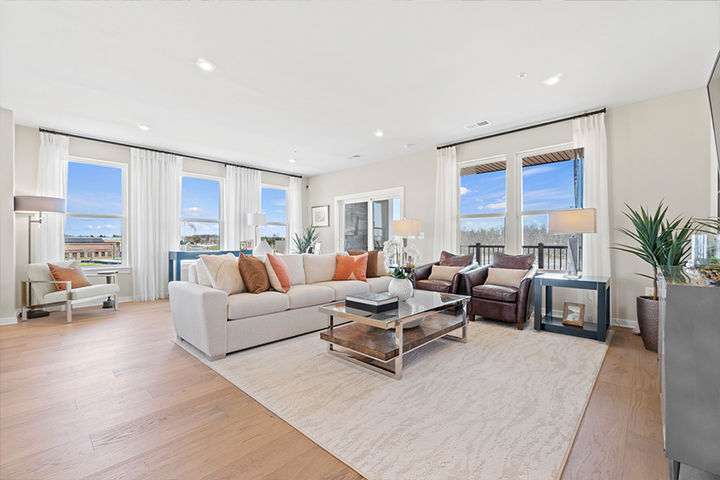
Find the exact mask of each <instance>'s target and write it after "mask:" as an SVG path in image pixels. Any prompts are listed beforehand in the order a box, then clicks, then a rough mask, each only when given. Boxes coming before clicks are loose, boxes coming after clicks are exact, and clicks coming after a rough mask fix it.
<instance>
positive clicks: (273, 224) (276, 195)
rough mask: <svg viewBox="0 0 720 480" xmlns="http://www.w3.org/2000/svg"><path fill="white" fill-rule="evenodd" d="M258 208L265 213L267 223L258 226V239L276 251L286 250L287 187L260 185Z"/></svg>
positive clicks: (282, 251) (285, 251) (284, 251)
mask: <svg viewBox="0 0 720 480" xmlns="http://www.w3.org/2000/svg"><path fill="white" fill-rule="evenodd" d="M260 209H261V210H262V211H263V212H265V214H266V215H267V224H266V225H263V226H262V227H260V239H262V240H265V241H266V242H267V243H268V245H270V247H271V248H272V249H273V250H275V251H276V252H278V253H287V251H288V241H287V237H288V226H287V189H285V188H283V187H275V186H270V185H265V186H263V187H262V192H261V197H260Z"/></svg>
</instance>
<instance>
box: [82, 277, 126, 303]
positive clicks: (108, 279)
mask: <svg viewBox="0 0 720 480" xmlns="http://www.w3.org/2000/svg"><path fill="white" fill-rule="evenodd" d="M117 274H118V270H103V271H96V272H93V273H91V274H90V275H87V276H88V277H105V283H117ZM102 308H115V301H114V300H113V299H112V297H108V298H107V300H104V301H103V306H102Z"/></svg>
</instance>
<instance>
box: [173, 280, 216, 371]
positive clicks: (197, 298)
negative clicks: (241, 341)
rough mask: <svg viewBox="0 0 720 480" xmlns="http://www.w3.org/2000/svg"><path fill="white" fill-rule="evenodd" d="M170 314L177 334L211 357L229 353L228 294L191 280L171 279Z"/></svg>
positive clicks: (213, 358) (214, 358) (214, 357)
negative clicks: (178, 280) (173, 280)
mask: <svg viewBox="0 0 720 480" xmlns="http://www.w3.org/2000/svg"><path fill="white" fill-rule="evenodd" d="M168 290H169V294H170V313H171V314H172V318H173V324H174V326H175V333H176V334H177V336H178V337H180V338H182V339H183V340H185V341H187V342H188V343H190V344H191V345H192V346H194V347H195V348H197V349H198V350H200V351H201V352H203V353H204V354H206V355H207V356H208V357H210V360H217V359H219V358H223V357H224V356H225V354H226V353H227V321H228V320H227V303H228V300H227V297H228V296H227V293H225V292H224V291H222V290H217V289H214V288H209V287H204V286H202V285H197V284H194V283H190V282H170V284H169V285H168Z"/></svg>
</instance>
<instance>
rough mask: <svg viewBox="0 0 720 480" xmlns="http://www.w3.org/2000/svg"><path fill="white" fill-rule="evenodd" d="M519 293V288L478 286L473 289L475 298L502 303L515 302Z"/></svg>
mask: <svg viewBox="0 0 720 480" xmlns="http://www.w3.org/2000/svg"><path fill="white" fill-rule="evenodd" d="M517 292H518V289H517V288H513V287H503V286H502V285H478V286H476V287H473V289H472V294H473V297H478V298H484V299H487V300H497V301H500V302H515V301H516V300H517Z"/></svg>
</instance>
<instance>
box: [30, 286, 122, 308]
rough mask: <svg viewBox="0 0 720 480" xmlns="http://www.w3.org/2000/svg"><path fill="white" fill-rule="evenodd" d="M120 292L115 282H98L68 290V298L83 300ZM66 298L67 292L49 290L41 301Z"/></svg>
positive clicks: (61, 300)
mask: <svg viewBox="0 0 720 480" xmlns="http://www.w3.org/2000/svg"><path fill="white" fill-rule="evenodd" d="M119 292H120V285H118V284H116V283H100V284H97V285H90V286H87V287H81V288H77V289H76V288H73V289H71V290H70V300H84V299H87V298H92V297H109V296H111V295H116V294H117V293H119ZM66 300H68V293H67V292H65V291H59V292H50V293H48V294H46V295H45V296H44V297H43V299H42V303H52V302H64V301H66Z"/></svg>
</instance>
